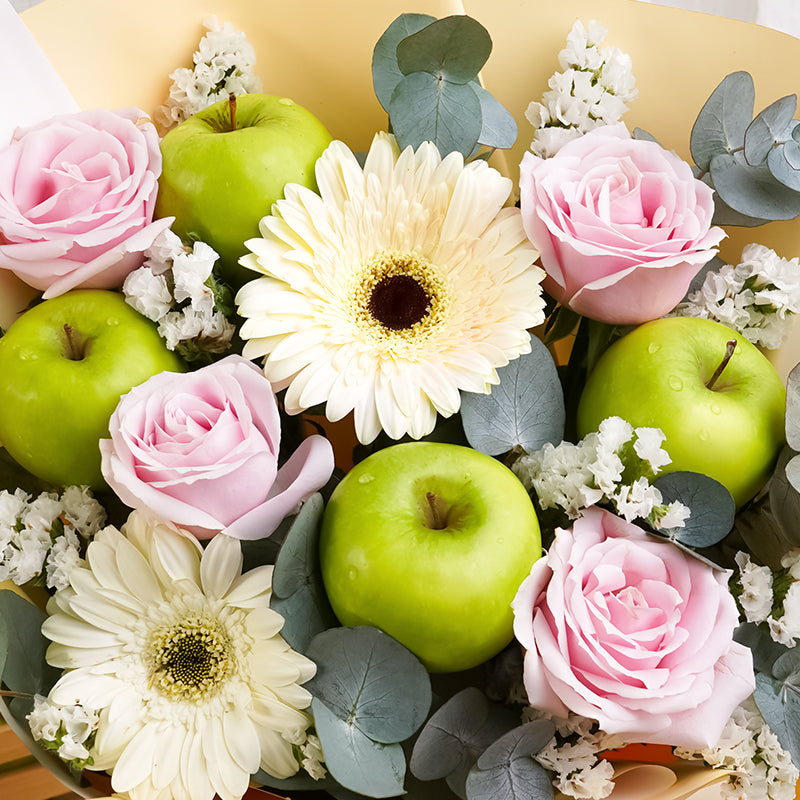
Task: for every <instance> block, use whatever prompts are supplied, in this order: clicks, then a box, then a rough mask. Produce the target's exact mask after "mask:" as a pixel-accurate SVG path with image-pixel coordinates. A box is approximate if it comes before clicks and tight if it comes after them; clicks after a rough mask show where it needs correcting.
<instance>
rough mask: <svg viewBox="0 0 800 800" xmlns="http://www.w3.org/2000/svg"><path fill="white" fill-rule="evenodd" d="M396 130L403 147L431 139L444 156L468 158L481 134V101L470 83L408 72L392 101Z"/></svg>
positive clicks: (390, 105) (390, 111)
mask: <svg viewBox="0 0 800 800" xmlns="http://www.w3.org/2000/svg"><path fill="white" fill-rule="evenodd" d="M389 116H390V117H391V120H392V130H393V131H394V135H395V136H396V137H397V141H398V144H399V145H400V148H401V149H403V148H406V147H408V146H412V147H414V148H417V147H419V146H420V145H421V144H422V143H423V142H426V141H431V142H433V143H434V144H435V145H436V146H437V147H438V149H439V152H440V153H441V154H442V156H445V155H447V154H448V153H450V152H452V151H456V152H459V153H461V154H462V155H463V156H464V157H465V158H466V157H467V156H469V155H470V153H472V151H473V150H474V148H475V145H476V144H477V142H478V137H479V136H480V133H481V128H482V123H481V101H480V100H479V99H478V95H477V94H476V93H475V92H474V91H473V89H472V86H470V85H469V84H458V83H451V82H449V81H445V80H440V79H439V78H437V77H436V76H435V75H431V74H430V73H429V72H414V73H411V74H410V75H406V76H405V77H404V78H403V79H402V80H401V81H400V82H399V83H398V84H397V86H396V87H395V90H394V92H392V98H391V100H390V102H389Z"/></svg>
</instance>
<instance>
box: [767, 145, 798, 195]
mask: <svg viewBox="0 0 800 800" xmlns="http://www.w3.org/2000/svg"><path fill="white" fill-rule="evenodd" d="M767 168H768V169H769V171H770V174H771V175H772V177H773V178H775V180H777V181H779V182H780V183H782V184H783V185H784V186H786V187H787V188H789V189H792V191H795V192H798V191H800V145H798V143H797V142H795V141H794V139H792V140H791V141H789V142H786V144H783V145H781V146H780V147H775V148H774V149H773V150H770V153H769V156H768V157H767Z"/></svg>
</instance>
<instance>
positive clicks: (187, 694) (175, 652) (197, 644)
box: [148, 614, 236, 702]
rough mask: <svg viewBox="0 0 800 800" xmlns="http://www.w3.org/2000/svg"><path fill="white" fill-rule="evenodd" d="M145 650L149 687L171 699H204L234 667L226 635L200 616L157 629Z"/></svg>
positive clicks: (216, 624)
mask: <svg viewBox="0 0 800 800" xmlns="http://www.w3.org/2000/svg"><path fill="white" fill-rule="evenodd" d="M148 649H149V653H150V682H151V686H154V687H155V688H157V689H158V690H160V691H161V692H162V693H163V694H165V695H167V696H168V697H169V698H170V699H173V700H189V701H193V702H197V701H200V700H204V699H206V698H207V697H209V695H211V694H212V693H213V692H214V691H215V690H216V689H218V688H219V687H220V686H221V684H222V683H224V682H225V681H226V680H227V679H228V678H229V677H230V676H231V674H232V673H233V672H234V670H235V667H236V661H235V658H234V655H233V646H232V644H231V641H230V637H229V636H228V634H227V632H226V631H225V629H224V628H223V627H222V626H221V625H220V624H219V622H218V621H217V620H216V619H214V618H213V617H208V616H205V615H202V614H194V615H190V616H186V617H183V618H182V619H180V620H179V621H178V622H175V623H171V624H168V625H163V626H161V627H159V628H157V629H156V630H155V631H154V632H153V634H152V637H151V640H150V647H149V648H148Z"/></svg>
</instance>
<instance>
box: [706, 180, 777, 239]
mask: <svg viewBox="0 0 800 800" xmlns="http://www.w3.org/2000/svg"><path fill="white" fill-rule="evenodd" d="M706 177H710V176H706ZM704 183H708V185H709V186H711V188H712V189H713V188H714V185H713V183H712V182H711V181H710V180H708V181H704ZM767 222H769V220H768V219H763V218H762V217H748V216H747V214H741V213H740V212H738V211H734V210H733V209H732V208H731V207H730V206H729V205H728V204H727V203H726V202H725V201H724V200H722V198H721V197H720V196H719V194H718V193H717V192H714V216H713V217H712V218H711V224H712V225H722V226H723V227H724V226H728V225H736V226H738V227H740V228H757V227H758V226H759V225H764V224H766V223H767Z"/></svg>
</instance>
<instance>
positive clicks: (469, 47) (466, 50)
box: [397, 14, 492, 84]
mask: <svg viewBox="0 0 800 800" xmlns="http://www.w3.org/2000/svg"><path fill="white" fill-rule="evenodd" d="M491 52H492V39H491V36H489V32H488V31H487V30H486V28H484V27H483V25H481V24H480V22H478V21H477V20H475V19H473V18H472V17H469V16H466V15H464V14H455V15H453V16H450V17H445V18H444V19H439V20H436V21H435V22H432V23H431V24H430V25H427V26H426V27H424V28H422V29H421V30H419V31H418V32H417V33H414V34H411V35H410V36H407V37H405V38H404V39H403V40H402V41H401V42H400V43H399V44H398V45H397V65H398V67H399V68H400V71H401V72H402V73H403V74H404V75H411V74H412V73H415V72H427V73H430V74H431V75H434V76H436V78H438V79H443V80H446V81H448V82H450V83H458V84H464V83H468V82H469V81H471V80H473V79H474V78H476V77H477V75H478V73H479V72H480V70H481V67H483V65H484V64H485V63H486V60H487V59H488V58H489V54H490V53H491Z"/></svg>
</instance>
